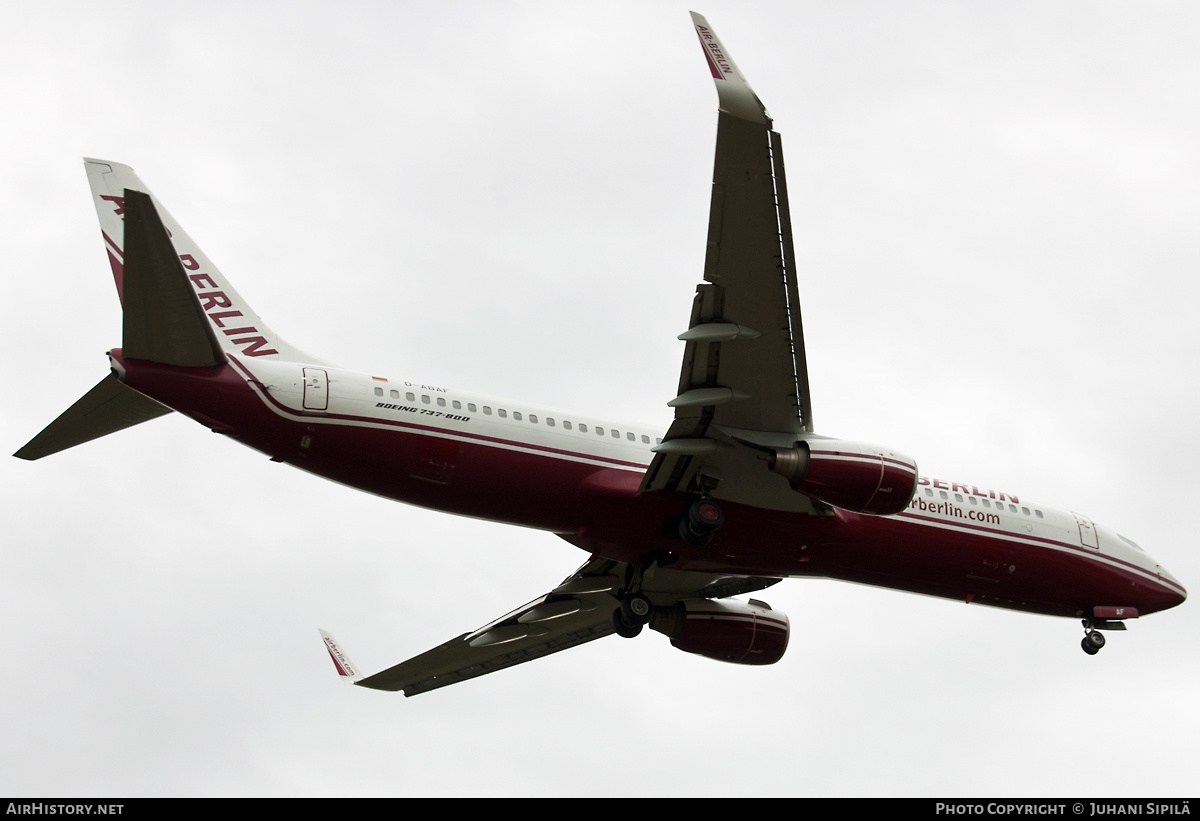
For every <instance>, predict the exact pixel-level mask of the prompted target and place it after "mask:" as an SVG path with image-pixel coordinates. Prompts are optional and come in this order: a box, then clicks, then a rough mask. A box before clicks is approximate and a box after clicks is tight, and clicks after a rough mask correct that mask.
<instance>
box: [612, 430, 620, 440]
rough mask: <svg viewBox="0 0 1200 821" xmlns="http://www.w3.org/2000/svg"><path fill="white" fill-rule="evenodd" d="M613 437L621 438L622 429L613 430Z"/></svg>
mask: <svg viewBox="0 0 1200 821" xmlns="http://www.w3.org/2000/svg"><path fill="white" fill-rule="evenodd" d="M612 437H613V439H620V438H621V431H619V430H614V431H613V432H612Z"/></svg>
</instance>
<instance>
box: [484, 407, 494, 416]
mask: <svg viewBox="0 0 1200 821" xmlns="http://www.w3.org/2000/svg"><path fill="white" fill-rule="evenodd" d="M483 415H484V416H491V415H492V409H491V407H490V406H489V405H484V406H483Z"/></svg>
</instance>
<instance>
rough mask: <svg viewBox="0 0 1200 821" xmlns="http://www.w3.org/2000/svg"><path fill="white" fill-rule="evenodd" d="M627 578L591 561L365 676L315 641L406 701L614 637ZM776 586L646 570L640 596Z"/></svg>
mask: <svg viewBox="0 0 1200 821" xmlns="http://www.w3.org/2000/svg"><path fill="white" fill-rule="evenodd" d="M630 572H631V571H630V568H629V566H628V565H627V564H625V563H623V562H616V561H610V560H607V559H592V560H590V561H588V562H587V563H585V564H584V565H583V566H582V567H580V568H579V570H577V571H576V572H575V573H574V574H573V575H571V576H569V577H568V578H566V579H564V580H563V582H562V584H560V585H558V586H557V587H555V588H554V589H553V590H552V591H550V592H549V593H547V594H546V595H544V596H541V597H539V598H537V599H534V600H533V601H531V602H529V603H528V604H526V605H524V606H522V607H519V608H517V609H516V610H514V611H512V612H511V613H509V614H508V615H506V616H502V617H501V618H499V619H496V620H495V621H493V622H491V623H490V624H487V625H484V626H483V627H480V628H479V629H478V630H475V631H474V632H471V633H463V634H462V635H461V636H458V637H456V638H453V639H451V640H450V641H448V642H446V643H445V644H442V645H440V646H438V647H435V648H433V649H432V650H429V651H427V652H425V653H422V654H421V655H419V656H415V657H413V658H411V659H409V660H408V661H404V662H401V663H400V664H397V665H396V666H395V667H390V668H388V669H387V670H384V671H383V672H380V673H376V674H375V675H372V676H363V675H362V674H361V673H360V672H359V668H358V667H357V666H356V665H355V664H354V663H353V662H352V661H351V660H350V658H349V656H348V655H347V654H346V652H345V651H344V650H343V649H342V647H341V646H340V645H339V644H338V642H337V640H336V639H334V638H333V636H332V635H330V634H329V633H327V632H325V631H324V630H322V631H321V636H322V638H323V639H324V641H325V646H326V649H327V650H328V651H329V654H330V656H331V658H332V659H333V663H334V666H335V667H336V668H337V671H338V674H339V675H340V676H342V677H343V679H345V680H347V681H350V682H351V683H353V684H357V685H360V686H362V687H370V688H372V689H374V690H391V691H396V690H401V691H403V692H404V695H406V696H415V695H418V694H419V693H425V692H428V691H430V690H436V689H438V688H439V687H446V686H448V685H450V684H457V683H458V682H460V681H466V680H467V679H471V678H475V677H476V676H482V675H486V674H487V673H493V672H495V671H497V670H503V669H504V668H505V667H512V666H514V665H517V664H522V663H524V662H527V661H533V660H534V659H538V658H541V657H543V656H548V655H550V654H551V653H557V652H558V651H560V650H566V649H568V648H570V647H577V646H578V645H580V644H585V643H587V642H589V641H592V640H594V639H599V638H603V637H604V636H607V635H609V634H611V633H613V632H615V628H614V626H613V612H614V611H615V610H616V609H617V608H618V607H619V605H620V597H621V593H622V591H623V590H624V588H625V587H626V586H627V585H628V583H629V578H630ZM778 581H779V579H774V578H756V577H750V578H744V577H725V576H714V575H710V574H702V573H692V572H687V571H677V570H667V569H663V568H652V569H651V570H649V571H647V572H646V574H645V575H644V576H643V578H642V586H641V591H642V593H643V594H645V595H646V596H648V597H649V598H650V599H651V600H652V601H653V602H654V605H655V607H656V608H668V607H670V606H671V605H673V604H676V603H677V602H679V601H681V600H683V599H695V598H724V597H727V596H734V595H738V594H741V593H748V592H753V591H756V590H761V589H763V588H764V587H768V586H770V585H772V584H775V583H776V582H778Z"/></svg>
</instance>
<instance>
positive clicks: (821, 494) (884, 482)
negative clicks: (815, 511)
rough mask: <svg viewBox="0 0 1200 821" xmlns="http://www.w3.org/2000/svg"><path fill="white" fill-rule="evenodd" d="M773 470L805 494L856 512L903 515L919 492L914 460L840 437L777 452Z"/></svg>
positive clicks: (798, 444) (772, 465) (771, 464)
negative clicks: (915, 494)
mask: <svg viewBox="0 0 1200 821" xmlns="http://www.w3.org/2000/svg"><path fill="white" fill-rule="evenodd" d="M770 467H771V470H773V471H775V472H776V473H778V474H780V475H782V476H785V477H787V479H788V481H790V482H791V484H792V487H793V488H795V489H796V490H798V491H800V492H801V493H803V494H805V495H806V496H811V497H812V498H814V499H817V500H819V501H822V502H825V503H826V504H829V505H833V506H834V507H837V508H841V509H842V510H849V511H851V512H852V513H870V514H874V515H876V516H890V515H892V514H893V513H900V512H901V511H902V510H904V509H905V508H906V507H908V503H909V502H910V501H912V497H913V493H915V492H916V490H917V463H916V462H915V461H913V460H912V459H911V458H909V457H907V456H905V455H903V454H901V453H897V452H895V451H892V450H888V449H886V448H881V447H877V446H875V445H864V444H861V443H859V442H847V441H844V440H842V439H814V440H811V441H804V442H798V443H796V447H794V448H787V449H777V450H776V451H775V453H774V455H773V456H772V458H771V460H770Z"/></svg>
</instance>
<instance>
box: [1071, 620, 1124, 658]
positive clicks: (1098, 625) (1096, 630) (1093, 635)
mask: <svg viewBox="0 0 1200 821" xmlns="http://www.w3.org/2000/svg"><path fill="white" fill-rule="evenodd" d="M1124 629H1125V625H1124V624H1123V623H1122V622H1119V621H1113V620H1111V619H1084V620H1083V630H1084V633H1083V641H1081V642H1080V643H1079V646H1080V647H1082V648H1083V652H1085V653H1087V654H1088V655H1089V656H1094V655H1096V654H1097V653H1099V652H1100V648H1101V647H1103V646H1104V644H1105V642H1104V634H1103V633H1101V632H1100V631H1101V630H1124Z"/></svg>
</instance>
